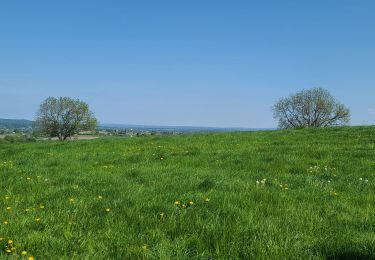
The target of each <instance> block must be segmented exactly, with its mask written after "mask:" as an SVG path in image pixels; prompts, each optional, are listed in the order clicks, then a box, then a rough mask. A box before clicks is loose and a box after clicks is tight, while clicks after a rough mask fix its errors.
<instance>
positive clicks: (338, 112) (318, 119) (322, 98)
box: [273, 88, 350, 129]
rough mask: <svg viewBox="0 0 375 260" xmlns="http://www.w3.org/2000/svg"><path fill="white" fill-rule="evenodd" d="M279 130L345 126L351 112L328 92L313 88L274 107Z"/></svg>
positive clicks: (283, 100) (287, 98)
mask: <svg viewBox="0 0 375 260" xmlns="http://www.w3.org/2000/svg"><path fill="white" fill-rule="evenodd" d="M273 116H274V118H275V120H277V121H278V125H279V128H284V129H286V128H309V127H328V126H336V125H344V124H347V123H349V121H350V111H349V109H348V108H347V107H345V106H344V105H343V104H341V103H339V102H338V101H337V100H336V99H335V98H334V97H333V96H332V95H331V94H330V93H329V92H328V91H327V90H325V89H323V88H312V89H308V90H303V91H300V92H298V93H296V94H293V95H290V96H289V97H283V98H281V99H280V100H279V101H278V102H277V103H276V104H275V105H274V106H273Z"/></svg>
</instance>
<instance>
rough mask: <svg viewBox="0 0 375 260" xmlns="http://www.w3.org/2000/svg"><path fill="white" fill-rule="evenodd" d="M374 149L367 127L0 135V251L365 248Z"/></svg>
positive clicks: (374, 253) (136, 253) (38, 255)
mask: <svg viewBox="0 0 375 260" xmlns="http://www.w3.org/2000/svg"><path fill="white" fill-rule="evenodd" d="M374 148H375V127H343V128H332V129H323V130H298V131H269V132H255V133H219V134H213V133H211V134H191V135H182V136H164V137H140V138H123V139H122V138H108V139H107V138H103V139H97V140H90V141H75V142H65V143H60V142H53V141H44V142H36V143H35V142H34V143H6V142H2V143H0V178H1V182H0V186H1V189H0V208H1V211H0V238H2V239H0V240H1V241H0V246H1V248H0V256H3V257H5V256H6V255H15V256H20V257H21V256H22V255H21V254H22V251H26V252H27V254H25V252H24V254H25V256H23V257H29V256H33V257H35V259H59V258H61V259H129V258H130V259H157V258H160V259H191V258H193V259H212V258H220V259H236V258H237V259H253V258H257V259H342V258H346V259H355V258H357V259H374V258H375V193H374V191H375V149H374ZM177 201H178V202H177ZM189 202H190V204H189ZM183 205H185V207H183ZM8 240H12V241H11V242H12V244H11V245H9V243H8V242H9V241H8ZM14 248H15V249H14ZM7 249H8V250H10V251H11V252H6V250H7Z"/></svg>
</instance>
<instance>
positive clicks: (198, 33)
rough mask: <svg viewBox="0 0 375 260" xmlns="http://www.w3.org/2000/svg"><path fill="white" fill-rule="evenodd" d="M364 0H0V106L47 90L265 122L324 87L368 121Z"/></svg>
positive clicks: (374, 119) (202, 116) (197, 117)
mask: <svg viewBox="0 0 375 260" xmlns="http://www.w3.org/2000/svg"><path fill="white" fill-rule="evenodd" d="M374 13H375V1H373V0H369V1H366V0H352V1H348V0H336V1H335V0H321V1H319V0H314V1H307V0H306V1H303V0H302V1H301V0H288V1H279V0H274V1H267V0H258V1H251V0H244V1H240V0H238V1H236V0H225V1H224V0H185V1H183V0H173V1H164V0H158V1H155V0H149V1H142V0H136V1H125V0H121V1H120V0H119V1H94V0H89V1H79V0H74V1H68V0H64V1H51V0H46V1H39V0H28V1H10V0H3V1H0V118H26V119H32V118H33V117H34V114H35V111H36V110H37V108H38V105H39V104H40V102H41V101H42V100H43V99H45V98H46V97H48V96H70V97H76V98H80V99H82V100H84V101H86V102H88V103H89V105H90V106H91V108H92V110H93V111H94V112H95V114H96V115H97V117H98V119H99V120H100V121H101V122H105V123H133V124H147V125H194V126H223V127H228V126H237V127H275V126H276V124H275V122H274V121H273V119H272V112H271V106H272V105H273V104H274V102H275V101H276V100H277V99H278V98H279V97H281V96H285V95H288V94H290V93H293V92H295V91H297V90H301V89H306V88H310V87H316V86H320V87H324V88H326V89H328V90H329V91H330V92H331V93H332V94H333V95H334V96H335V97H337V99H338V100H340V101H341V102H343V103H344V104H346V105H347V106H349V107H350V109H351V112H352V124H353V125H358V124H374V123H375V15H374Z"/></svg>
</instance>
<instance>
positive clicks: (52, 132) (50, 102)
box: [35, 97, 97, 141]
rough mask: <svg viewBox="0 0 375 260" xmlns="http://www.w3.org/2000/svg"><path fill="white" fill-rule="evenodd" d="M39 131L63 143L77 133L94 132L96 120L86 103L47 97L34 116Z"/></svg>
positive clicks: (67, 98) (64, 98)
mask: <svg viewBox="0 0 375 260" xmlns="http://www.w3.org/2000/svg"><path fill="white" fill-rule="evenodd" d="M35 121H36V125H37V127H38V128H39V130H40V131H41V132H42V133H44V134H46V135H48V136H50V137H58V139H59V140H61V141H63V140H66V139H67V138H69V137H71V136H72V135H74V134H77V133H78V132H79V131H84V130H94V129H95V128H96V125H97V120H96V118H95V116H94V114H93V112H91V111H90V110H89V106H88V104H87V103H85V102H83V101H80V100H78V99H72V98H69V97H59V98H55V97H49V98H47V99H46V100H44V101H43V103H42V104H41V105H40V107H39V110H38V112H37V116H36V120H35Z"/></svg>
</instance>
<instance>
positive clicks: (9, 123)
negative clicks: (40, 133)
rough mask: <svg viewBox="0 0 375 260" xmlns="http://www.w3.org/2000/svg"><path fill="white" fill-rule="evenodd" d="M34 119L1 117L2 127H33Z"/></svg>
mask: <svg viewBox="0 0 375 260" xmlns="http://www.w3.org/2000/svg"><path fill="white" fill-rule="evenodd" d="M32 125H33V121H30V120H25V119H3V118H0V129H20V128H28V127H32Z"/></svg>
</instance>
